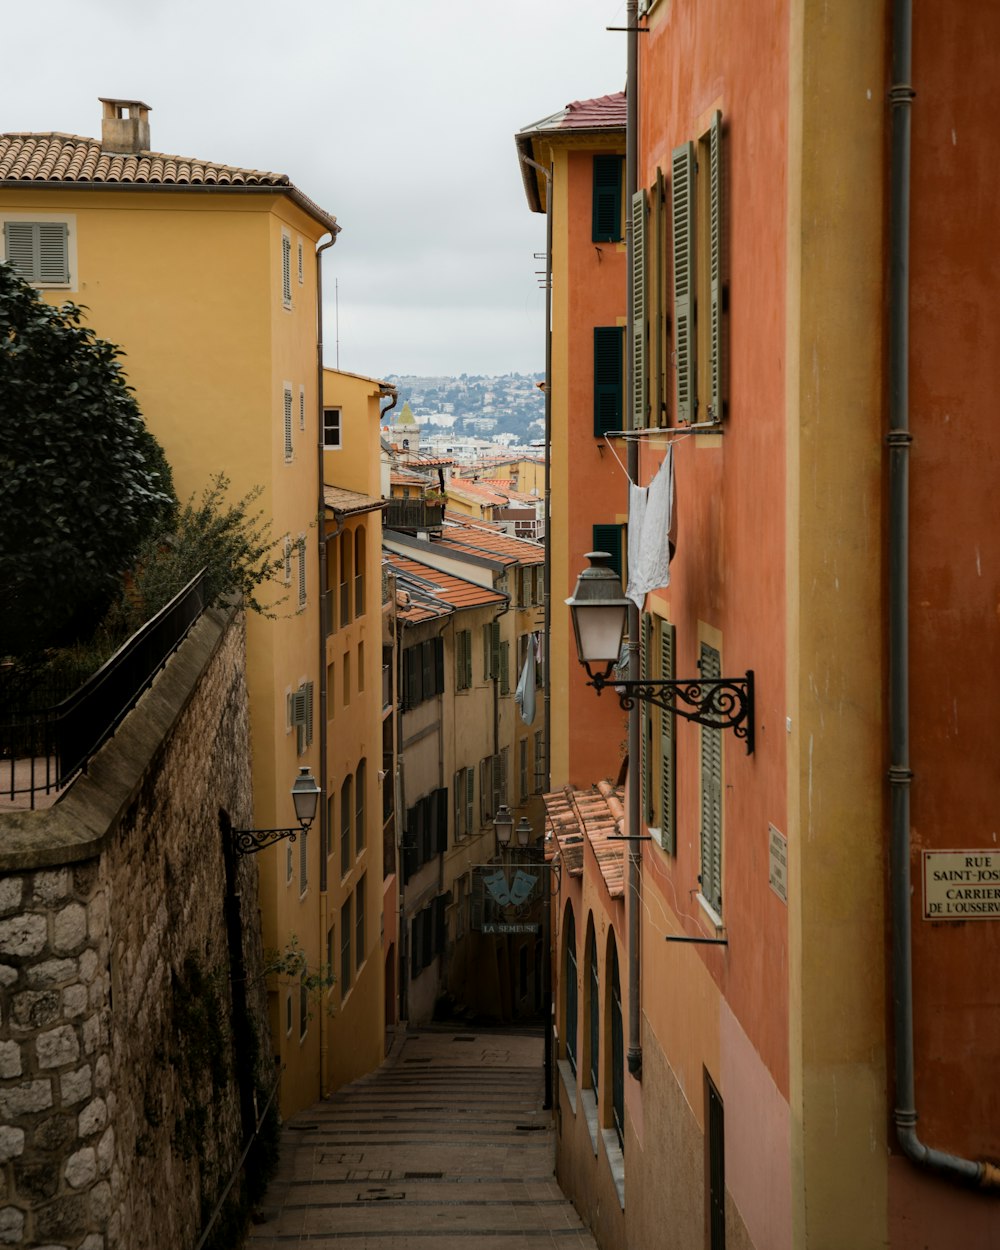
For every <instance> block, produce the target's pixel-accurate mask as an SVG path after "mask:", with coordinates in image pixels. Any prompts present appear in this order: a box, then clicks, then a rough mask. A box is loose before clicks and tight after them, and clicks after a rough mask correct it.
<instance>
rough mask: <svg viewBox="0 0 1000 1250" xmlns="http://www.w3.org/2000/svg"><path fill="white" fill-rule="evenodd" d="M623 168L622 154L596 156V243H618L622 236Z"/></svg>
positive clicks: (594, 219) (593, 235) (594, 230)
mask: <svg viewBox="0 0 1000 1250" xmlns="http://www.w3.org/2000/svg"><path fill="white" fill-rule="evenodd" d="M622 168H623V161H622V158H621V157H620V156H595V157H594V199H593V229H592V231H591V237H592V239H593V242H594V243H617V242H618V240H619V239H620V238H621V237H622Z"/></svg>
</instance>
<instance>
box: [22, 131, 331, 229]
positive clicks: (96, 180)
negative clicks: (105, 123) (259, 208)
mask: <svg viewBox="0 0 1000 1250" xmlns="http://www.w3.org/2000/svg"><path fill="white" fill-rule="evenodd" d="M0 182H8V183H10V182H15V183H18V182H33V183H37V182H42V183H46V182H48V183H53V182H58V183H66V182H77V183H81V184H86V185H88V186H94V185H106V186H108V187H109V188H112V187H119V186H121V187H128V186H156V187H162V188H168V187H169V188H184V187H217V188H220V189H225V188H226V187H257V188H261V189H273V190H275V191H278V192H285V193H287V194H288V195H289V196H290V197H291V198H292V199H294V200H296V201H297V202H298V203H299V204H300V205H301V207H303V208H304V209H305V210H306V211H307V212H308V213H310V215H311V216H313V217H315V218H316V219H317V221H320V222H322V223H323V225H325V226H326V228H327V229H328V230H332V231H333V232H334V233H335V234H336V233H337V231H338V230H339V228H340V227H339V226H338V225H337V219H336V218H335V217H331V216H330V214H329V213H327V212H324V210H323V209H321V208H320V207H319V205H317V204H314V203H313V201H312V200H310V199H309V198H308V197H307V196H305V195H303V194H302V192H301V191H299V190H298V188H297V187H295V186H294V185H293V183H292V181H291V179H290V178H289V177H288V175H287V174H274V173H270V172H269V171H267V170H263V169H242V168H239V167H238V166H236V165H222V164H219V163H218V162H216V161H203V160H199V159H197V158H196V157H188V156H170V155H167V154H166V153H164V152H105V151H104V149H103V147H102V146H101V144H100V142H99V141H98V140H97V139H89V138H86V137H85V136H83V135H67V134H60V133H50V134H4V135H0Z"/></svg>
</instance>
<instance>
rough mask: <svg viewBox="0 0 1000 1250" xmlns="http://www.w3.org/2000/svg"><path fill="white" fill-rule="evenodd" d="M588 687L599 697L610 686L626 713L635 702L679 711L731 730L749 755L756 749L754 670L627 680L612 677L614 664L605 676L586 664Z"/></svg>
mask: <svg viewBox="0 0 1000 1250" xmlns="http://www.w3.org/2000/svg"><path fill="white" fill-rule="evenodd" d="M584 667H585V668H586V670H587V676H588V677H589V678H590V681H589V683H588V685H591V686H593V687H594V689H595V690H596V691H597V693H598V694H600V693H601V691H602V690H604V689H605V687H606V686H610V687H611V689H612V690H614V692H615V693H616V694H617V695H618V702H619V703H620V704H621V706H622V708H623V709H624V710H625V711H626V712H627V711H629V710H630V709H631V708H633V707H635V705H636V703H652V704H653V705H654V706H655V707H658V708H661V709H662V710H663V711H665V712H676V713H677V715H678V716H683V717H684V719H685V720H690V721H695V722H696V723H697V724H699V725H705V726H707V728H709V729H731V730H732V731H733V733H734V734H735V735H736V737H737V738H741V739H742V740H743V741H744V742H745V743H746V746H747V755H752V754H753V748H754V689H753V669H747V673H746V676H745V677H713V678H708V677H693V678H677V679H669V680H668V679H666V678H664V679H658V680H652V681H626V680H623V679H622V678H619V677H613V676H612V673H613V671H614V665H613V664H609V665H608V667H607V668H606V669H605V670H604V672H603V673H595V672H593V670H592V669H591V667H590V665H589V664H585V665H584Z"/></svg>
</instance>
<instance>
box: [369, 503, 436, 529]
mask: <svg viewBox="0 0 1000 1250" xmlns="http://www.w3.org/2000/svg"><path fill="white" fill-rule="evenodd" d="M385 502H386V508H385V514H384V516H383V518H382V523H383V525H384V526H385V528H386V529H391V530H429V529H440V528H441V527H442V525H443V524H444V501H443V500H441V501H440V502H433V501H431V500H427V499H387V500H386V501H385Z"/></svg>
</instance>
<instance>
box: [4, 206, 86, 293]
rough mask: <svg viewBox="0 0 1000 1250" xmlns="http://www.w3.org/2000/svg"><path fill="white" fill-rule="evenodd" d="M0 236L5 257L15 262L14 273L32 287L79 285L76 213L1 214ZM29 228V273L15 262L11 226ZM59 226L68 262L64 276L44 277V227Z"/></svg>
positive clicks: (58, 288)
mask: <svg viewBox="0 0 1000 1250" xmlns="http://www.w3.org/2000/svg"><path fill="white" fill-rule="evenodd" d="M0 226H2V227H3V228H2V229H0V239H2V241H3V257H2V259H3V260H4V261H6V262H7V263H8V264H10V265H12V266H13V268H14V270H15V272H16V273H18V274H19V275H20V277H22V278H23V279H24V281H25V282H27V283H29V284H30V285H31V286H33V287H37V288H38V289H39V290H41V291H72V290H75V289H76V288H77V286H78V282H77V281H76V216H75V214H68V213H18V212H6V213H0ZM18 226H21V227H24V226H27V227H30V229H31V236H32V242H31V252H32V257H31V273H30V274H26V273H24V271H23V270H22V269H21V268H20V266H19V265H18V264H16V263H15V261H14V259H13V256H12V252H13V250H14V249H13V248H12V246H11V235H10V231H9V227H15V228H16V227H18ZM52 226H56V227H59V229H60V233H61V243H62V246H61V248H60V252H61V258H62V259H63V260H64V261H65V265H64V268H63V270H62V272H63V273H64V274H65V275H66V276H65V277H64V278H59V279H52V278H43V277H42V273H43V264H42V260H43V257H42V234H43V231H44V229H45V227H52Z"/></svg>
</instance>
